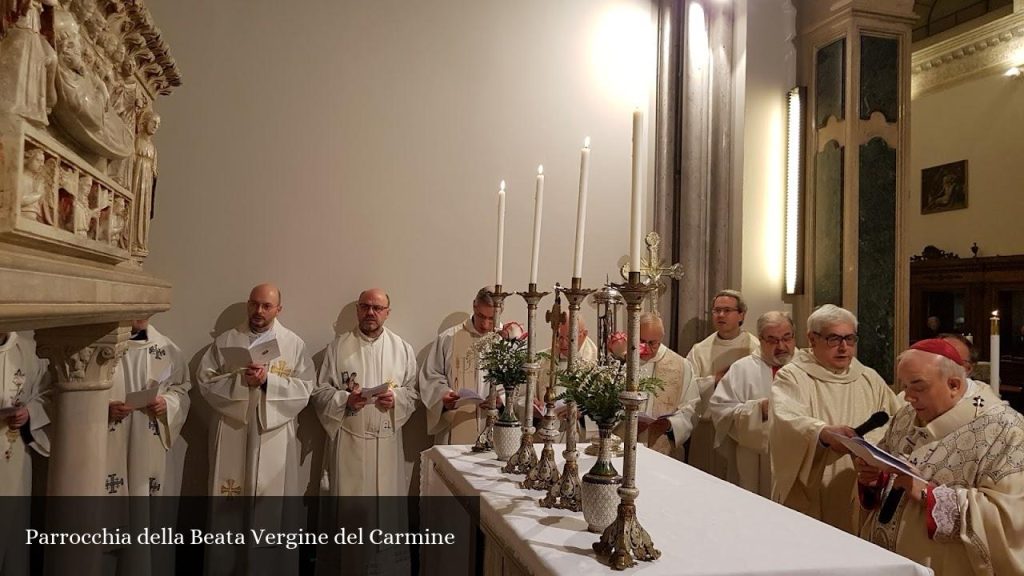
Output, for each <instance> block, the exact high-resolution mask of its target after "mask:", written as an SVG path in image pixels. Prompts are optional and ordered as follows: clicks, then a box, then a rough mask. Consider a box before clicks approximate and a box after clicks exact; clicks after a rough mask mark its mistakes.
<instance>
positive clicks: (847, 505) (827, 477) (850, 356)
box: [768, 304, 901, 533]
mask: <svg viewBox="0 0 1024 576" xmlns="http://www.w3.org/2000/svg"><path fill="white" fill-rule="evenodd" d="M807 330H808V332H807V339H808V341H809V343H810V348H807V349H803V350H799V351H797V353H796V355H795V356H794V358H793V361H792V362H790V363H789V364H787V365H786V366H785V367H783V368H782V369H781V370H779V372H778V374H776V376H775V384H774V386H772V400H771V411H772V416H771V419H772V425H771V427H770V431H769V437H768V445H769V446H770V447H771V461H772V470H773V473H774V478H773V479H772V499H773V500H775V501H776V502H779V503H782V504H785V505H786V506H788V507H790V508H793V509H794V510H797V511H800V512H803V513H804V514H807V515H808V516H811V517H812V518H816V519H818V520H821V521H822V522H825V523H827V524H831V525H832V526H835V527H836V528H839V529H841V530H845V531H846V532H850V533H856V532H857V527H858V525H859V522H858V520H859V514H858V507H857V506H856V505H855V500H856V479H857V475H856V473H855V471H854V469H853V461H852V460H851V459H850V458H847V457H846V455H847V454H848V450H847V449H846V447H845V446H844V445H843V444H842V443H841V442H840V441H839V438H840V437H847V438H852V437H854V436H856V432H855V431H854V427H856V426H858V425H860V424H862V423H864V422H865V421H867V420H868V418H870V417H871V415H872V414H874V413H875V412H879V411H884V412H886V413H887V414H890V415H891V414H895V413H896V410H898V409H899V408H900V406H901V403H900V401H899V400H898V399H897V398H896V395H895V394H893V392H892V390H891V389H890V388H889V386H888V385H887V384H886V383H885V381H884V380H882V377H881V376H879V375H878V373H877V372H875V371H874V370H872V369H871V368H868V367H867V366H865V365H863V364H861V363H860V362H859V361H858V360H857V357H856V356H857V341H858V336H857V318H856V317H855V316H854V315H853V314H852V313H851V312H850V311H849V310H845V309H843V308H840V307H838V306H835V305H833V304H826V305H824V306H822V307H820V308H818V309H817V310H815V311H814V312H812V313H811V315H810V316H809V317H808V318H807ZM883 432H884V430H882V429H879V430H875V431H874V432H873V433H870V434H867V435H866V439H867V440H868V441H870V442H877V441H878V440H879V439H880V438H881V436H882V433H883Z"/></svg>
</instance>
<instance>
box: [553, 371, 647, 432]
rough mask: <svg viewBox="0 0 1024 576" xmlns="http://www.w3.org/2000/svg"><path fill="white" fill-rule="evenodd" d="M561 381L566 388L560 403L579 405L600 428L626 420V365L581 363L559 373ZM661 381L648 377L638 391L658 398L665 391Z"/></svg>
mask: <svg viewBox="0 0 1024 576" xmlns="http://www.w3.org/2000/svg"><path fill="white" fill-rule="evenodd" d="M558 381H559V383H560V384H561V385H562V386H564V387H565V391H564V392H562V393H561V394H559V396H558V398H559V399H560V400H565V401H566V402H575V403H576V405H577V406H578V407H579V410H580V412H582V413H583V414H586V415H587V416H589V417H590V418H591V420H593V421H594V422H596V423H597V424H598V426H614V425H615V424H616V423H618V421H619V420H621V419H622V414H623V407H622V402H621V401H620V400H619V394H620V393H621V392H622V391H623V390H625V389H626V366H625V364H619V363H614V364H611V365H599V364H595V363H593V362H586V361H584V360H577V361H576V367H575V368H573V369H572V370H569V369H565V370H559V371H558ZM664 386H665V385H664V383H663V382H662V381H661V380H659V379H658V378H644V379H642V380H640V382H639V383H638V389H639V390H641V391H643V392H647V393H648V394H651V395H654V394H657V393H658V392H660V391H661V389H662V388H664Z"/></svg>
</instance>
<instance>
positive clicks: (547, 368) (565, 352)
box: [518, 312, 598, 442]
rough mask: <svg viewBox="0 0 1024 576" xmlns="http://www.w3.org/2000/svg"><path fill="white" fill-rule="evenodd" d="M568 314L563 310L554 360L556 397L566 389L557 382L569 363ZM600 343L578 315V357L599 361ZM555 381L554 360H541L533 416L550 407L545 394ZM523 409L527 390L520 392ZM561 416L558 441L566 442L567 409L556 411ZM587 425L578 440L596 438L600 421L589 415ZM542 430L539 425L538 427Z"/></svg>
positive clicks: (520, 402) (549, 352)
mask: <svg viewBox="0 0 1024 576" xmlns="http://www.w3.org/2000/svg"><path fill="white" fill-rule="evenodd" d="M569 340H570V338H569V313H568V312H563V313H562V320H561V322H560V323H559V325H558V349H557V350H556V351H555V352H554V353H555V354H556V357H555V362H557V367H556V368H555V371H556V372H555V380H554V382H555V388H554V393H555V397H558V395H559V394H561V393H562V392H564V391H565V387H564V386H562V385H561V384H559V383H558V379H557V378H558V377H557V371H558V370H565V368H566V366H568V363H569ZM597 352H598V350H597V344H595V343H594V341H593V340H592V339H591V338H590V336H588V332H587V323H586V322H584V320H583V316H578V317H577V318H576V357H577V358H578V359H580V360H583V361H585V362H591V363H596V362H597ZM538 354H546V355H548V356H550V355H551V354H552V351H551V348H545V349H544V350H541V351H540V352H538ZM551 382H552V373H551V360H550V359H547V358H545V359H542V360H541V361H540V371H539V372H537V391H536V393H534V395H533V416H534V418H535V419H537V418H543V416H544V414H545V413H546V411H547V407H546V406H545V404H544V395H545V394H547V392H548V387H549V386H550V385H551ZM518 401H519V404H520V409H521V408H522V405H523V404H524V403H525V402H526V394H525V391H523V392H521V393H520V394H519V399H518ZM557 415H558V417H559V429H560V430H561V436H560V439H559V440H557V442H565V431H566V425H565V420H564V419H565V417H566V416H567V414H566V412H561V413H560V414H557ZM583 421H584V426H583V427H582V428H581V429H580V435H579V439H581V440H582V439H587V438H590V437H595V438H596V437H597V424H596V423H595V422H594V421H593V420H591V419H590V418H588V417H586V416H584V420H583ZM538 429H539V428H538Z"/></svg>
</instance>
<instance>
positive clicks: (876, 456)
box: [836, 436, 928, 483]
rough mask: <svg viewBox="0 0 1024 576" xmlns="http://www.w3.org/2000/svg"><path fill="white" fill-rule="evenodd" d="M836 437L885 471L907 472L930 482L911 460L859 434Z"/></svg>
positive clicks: (925, 481) (861, 456)
mask: <svg viewBox="0 0 1024 576" xmlns="http://www.w3.org/2000/svg"><path fill="white" fill-rule="evenodd" d="M836 438H837V439H838V440H839V442H842V444H843V446H846V448H847V449H848V450H849V451H850V452H851V453H852V454H854V455H856V456H859V457H860V458H861V459H862V460H864V461H865V462H867V463H868V464H870V465H871V466H874V467H875V468H878V469H879V470H881V471H883V472H896V473H897V474H905V475H907V476H913V477H914V478H917V479H918V480H920V481H921V482H924V483H928V481H927V480H925V479H924V478H921V475H920V472H918V471H917V469H916V468H914V466H913V465H912V464H911V463H910V462H907V461H906V460H904V459H902V458H900V457H899V456H894V455H892V454H890V453H888V452H886V451H885V450H882V449H881V448H879V447H878V446H875V445H874V444H872V443H871V442H868V441H867V440H865V439H863V438H861V437H859V436H858V437H856V438H847V437H845V436H836Z"/></svg>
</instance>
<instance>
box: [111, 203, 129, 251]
mask: <svg viewBox="0 0 1024 576" xmlns="http://www.w3.org/2000/svg"><path fill="white" fill-rule="evenodd" d="M127 224H128V203H127V202H126V201H125V199H124V198H122V197H121V196H118V197H116V198H114V209H113V211H112V212H111V213H110V238H109V240H110V243H111V244H113V245H114V246H117V247H118V248H121V249H127V248H128V235H127V230H128V228H127Z"/></svg>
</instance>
